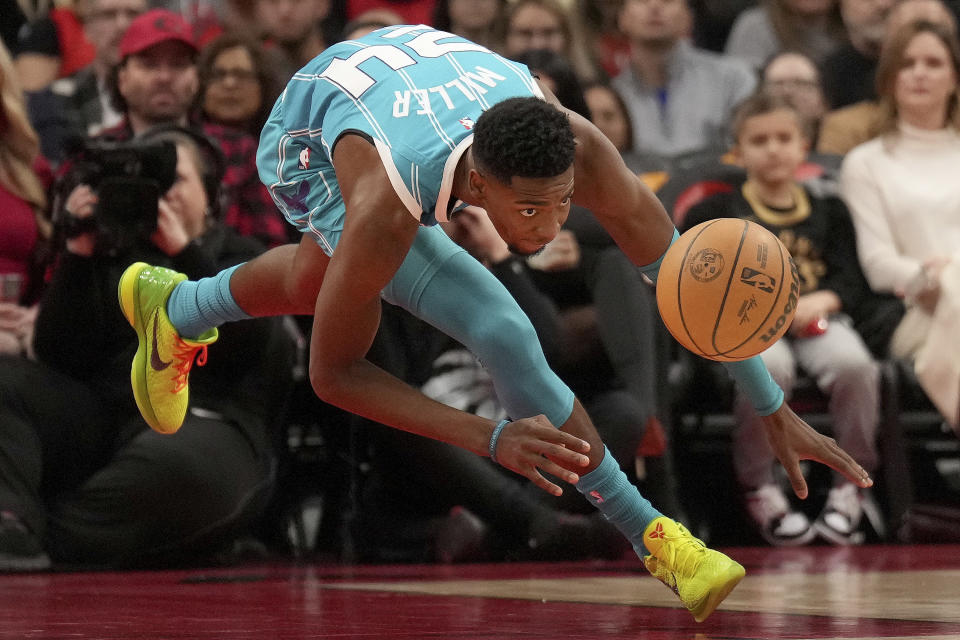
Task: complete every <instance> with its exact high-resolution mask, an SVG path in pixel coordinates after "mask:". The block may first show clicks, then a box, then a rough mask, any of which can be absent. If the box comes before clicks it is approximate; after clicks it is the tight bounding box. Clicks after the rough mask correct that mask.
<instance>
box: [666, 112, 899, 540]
mask: <svg viewBox="0 0 960 640" xmlns="http://www.w3.org/2000/svg"><path fill="white" fill-rule="evenodd" d="M733 126H734V132H735V136H736V144H735V145H734V154H735V156H736V158H737V159H738V161H739V162H740V163H741V164H742V165H743V167H744V168H745V169H746V173H747V180H746V182H745V183H744V184H743V187H742V188H741V189H738V190H735V191H732V192H730V193H725V194H720V195H716V196H713V197H711V198H708V199H707V200H704V201H703V202H701V203H700V204H698V205H695V206H694V207H692V208H691V209H690V210H689V211H688V212H687V215H686V218H685V219H684V224H683V227H684V229H689V228H690V227H692V226H694V225H696V224H699V223H701V222H705V221H707V220H712V219H714V218H719V217H734V218H744V219H746V220H751V221H752V222H756V223H758V224H760V225H762V226H764V227H765V228H767V229H769V230H770V231H771V232H773V233H774V234H775V235H776V236H777V237H778V238H780V240H781V242H783V243H784V245H785V246H786V247H787V249H788V250H789V251H790V253H791V255H792V256H793V259H794V261H795V263H796V267H797V272H798V274H799V277H800V297H799V299H798V301H797V311H796V315H795V316H794V319H793V324H792V325H791V327H790V329H789V330H788V333H787V335H786V336H785V337H784V338H782V339H781V340H779V341H777V342H776V343H774V344H773V345H771V346H770V347H769V348H768V349H767V350H766V351H764V352H763V353H762V354H761V357H762V358H763V361H764V363H765V364H766V365H767V368H768V369H769V370H770V374H771V375H772V376H773V378H774V380H776V381H777V383H778V384H779V385H780V386H781V387H782V388H783V390H784V393H786V395H787V396H788V397H789V396H790V394H791V392H792V390H793V387H794V383H795V380H796V376H797V367H801V368H802V369H803V370H805V371H806V372H807V373H808V374H810V375H811V376H813V377H814V378H815V379H816V381H817V384H818V386H819V387H820V389H822V390H823V391H824V392H826V393H827V394H829V395H830V414H831V417H832V418H833V421H832V422H833V429H834V432H835V434H836V439H837V441H838V443H839V444H840V446H841V447H843V448H844V449H845V450H847V451H850V452H851V455H853V456H855V457H856V459H857V460H859V461H860V463H861V464H862V465H864V468H866V469H868V470H870V471H873V470H874V469H875V468H876V466H877V446H876V433H877V425H878V421H879V410H880V368H879V365H878V364H877V362H876V361H875V360H874V359H873V357H872V356H871V355H870V352H869V350H868V349H867V347H866V345H865V344H864V343H863V340H862V339H861V338H860V336H859V335H858V334H857V332H856V331H855V330H854V328H853V322H852V319H851V318H850V315H851V314H852V315H857V313H858V311H859V308H860V306H861V303H862V301H863V300H864V299H865V298H867V297H869V295H870V290H869V287H868V286H867V283H866V280H865V279H864V277H863V273H862V272H861V270H860V266H859V264H858V263H857V258H856V255H857V252H856V240H855V237H854V231H853V224H852V223H851V221H850V216H849V213H848V211H847V209H846V207H845V206H844V204H843V202H842V201H841V200H840V199H839V198H835V197H826V198H824V197H817V196H816V195H814V194H813V193H812V192H811V191H809V190H807V189H805V188H804V187H803V186H801V185H800V184H799V183H798V182H797V181H796V179H795V178H794V175H795V172H796V170H797V167H799V166H800V164H801V163H802V162H803V161H804V159H805V157H806V152H807V150H808V148H809V142H808V140H809V133H808V131H809V129H808V127H807V125H806V123H805V121H804V119H803V117H802V116H801V115H800V113H799V111H798V110H797V109H796V108H795V107H793V106H792V105H791V103H790V102H788V101H787V100H785V99H784V98H781V97H777V96H771V95H769V94H764V93H759V94H757V95H755V96H753V97H751V98H749V99H747V100H746V101H745V102H744V103H743V105H742V106H741V107H739V108H738V110H737V112H736V115H735V116H734V125H733ZM735 414H736V417H737V429H736V431H735V433H734V438H733V463H734V470H735V472H736V475H737V480H738V482H739V484H740V486H741V487H742V488H743V491H744V495H745V501H746V506H747V511H748V512H749V514H750V516H751V517H752V519H753V521H754V524H755V525H756V527H757V529H758V530H759V532H760V533H761V535H762V536H763V537H764V539H766V540H767V541H768V542H770V543H771V544H774V545H798V544H806V543H808V542H810V541H811V540H813V539H814V537H815V536H816V535H817V534H818V533H819V534H820V535H821V536H822V537H823V538H824V539H825V540H827V541H828V542H832V543H835V544H850V543H859V542H862V541H863V539H864V532H863V531H862V523H861V519H862V516H863V513H864V509H869V510H870V513H871V514H875V513H876V509H875V508H874V507H873V503H872V501H871V499H870V498H869V496H868V495H867V494H866V493H865V492H864V491H861V490H860V489H858V488H857V487H856V486H855V485H853V484H851V483H850V482H849V481H848V480H846V479H845V478H843V477H842V476H840V475H839V474H834V482H833V488H832V489H830V492H829V494H828V497H827V502H826V505H825V506H824V508H823V511H822V512H821V514H820V516H819V518H817V520H816V522H815V523H814V524H813V525H811V523H810V521H809V520H808V519H807V517H806V515H804V514H803V513H802V512H801V511H799V510H797V509H795V508H794V507H792V506H791V504H790V502H789V500H788V499H787V496H786V495H785V494H784V492H783V490H782V489H781V487H780V486H779V485H778V484H777V482H776V481H775V479H774V475H773V463H774V454H773V452H772V451H771V449H770V447H769V446H768V445H767V443H766V441H765V440H764V438H763V437H762V435H761V432H762V426H761V425H760V423H759V421H758V420H757V418H756V414H755V413H754V412H753V411H752V410H751V407H750V404H749V402H748V401H747V400H746V398H744V397H743V395H742V394H738V395H737V400H736V404H735Z"/></svg>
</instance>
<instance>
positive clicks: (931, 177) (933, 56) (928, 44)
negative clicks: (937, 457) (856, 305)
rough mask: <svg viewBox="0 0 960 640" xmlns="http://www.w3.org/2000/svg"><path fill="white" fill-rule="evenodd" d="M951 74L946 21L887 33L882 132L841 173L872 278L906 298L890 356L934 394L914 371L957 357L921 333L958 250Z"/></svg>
mask: <svg viewBox="0 0 960 640" xmlns="http://www.w3.org/2000/svg"><path fill="white" fill-rule="evenodd" d="M958 74H960V45H958V42H957V35H956V33H955V32H954V31H953V30H951V29H950V28H949V27H947V26H945V25H943V24H938V23H933V22H927V21H919V22H913V23H909V24H907V25H905V26H903V27H901V28H900V29H898V30H897V31H896V32H894V33H892V34H891V36H890V39H889V40H888V41H887V43H886V44H885V45H884V49H883V53H882V54H881V56H880V65H879V67H878V72H877V87H878V92H879V94H880V115H879V120H878V123H879V124H878V128H879V131H880V134H879V135H878V136H877V137H876V138H873V139H872V140H870V141H869V142H866V143H864V144H862V145H860V146H858V147H856V148H855V149H853V150H852V151H850V152H849V153H848V154H847V155H846V157H845V158H844V162H843V167H842V173H841V188H842V193H843V197H844V199H845V200H846V201H847V203H848V204H849V206H850V210H851V211H852V213H853V220H854V223H855V225H856V229H857V244H858V249H859V256H860V262H861V264H862V266H863V271H864V273H865V274H866V276H867V280H868V281H869V283H870V286H871V287H872V288H873V290H874V291H877V292H880V293H894V294H897V295H900V296H903V297H905V299H906V302H907V306H908V309H907V312H906V314H905V316H904V317H903V319H902V320H901V321H900V322H899V324H898V325H897V327H896V330H895V332H894V334H893V337H892V339H891V342H890V346H889V349H890V355H892V356H893V357H895V358H903V359H907V360H913V359H915V358H916V359H917V360H918V377H919V378H920V383H921V385H923V387H924V389H925V390H926V391H927V392H928V394H931V399H933V400H934V402H938V398H937V394H935V393H933V392H934V391H935V389H936V385H934V384H931V382H938V381H931V380H929V379H925V376H923V375H920V367H919V364H920V359H921V357H923V358H926V359H929V358H931V357H936V356H937V355H938V352H939V355H946V356H947V357H953V358H956V357H957V356H956V353H955V351H953V350H952V347H953V346H954V345H956V344H957V341H956V340H953V339H951V340H949V341H948V343H947V344H931V343H929V342H928V341H927V336H928V335H930V333H931V328H932V327H933V326H934V324H933V322H934V317H935V311H936V309H937V307H938V305H939V304H950V303H949V302H948V303H944V302H943V301H941V300H940V299H939V298H940V291H941V287H942V282H941V274H942V273H943V272H944V270H945V269H946V268H947V266H948V265H949V264H950V263H951V262H952V261H954V260H956V259H957V257H956V256H957V254H958V252H960V218H958V217H957V211H960V184H958V182H957V180H956V175H955V172H954V171H953V167H956V166H957V163H958V162H960V133H958V127H960V106H958V103H957V90H958ZM954 362H956V360H954ZM954 375H956V374H954ZM955 382H957V381H955ZM957 389H960V383H957V384H954V387H953V393H954V394H955V393H956V390H957ZM938 406H943V405H942V404H938ZM946 417H947V418H948V419H950V420H951V421H953V420H955V419H956V418H955V416H953V415H950V414H947V415H946Z"/></svg>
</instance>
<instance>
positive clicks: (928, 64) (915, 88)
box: [896, 32, 957, 119]
mask: <svg viewBox="0 0 960 640" xmlns="http://www.w3.org/2000/svg"><path fill="white" fill-rule="evenodd" d="M956 90H957V73H956V70H955V69H954V68H953V62H952V61H951V59H950V52H949V51H948V50H947V47H946V45H944V43H943V42H941V40H940V39H939V38H938V37H937V36H935V35H933V34H932V33H929V32H921V33H918V34H917V35H915V36H914V37H913V39H912V40H911V41H910V44H909V45H907V48H906V50H905V51H904V52H903V63H902V65H901V67H900V71H899V72H898V73H897V82H896V101H897V110H898V111H899V112H900V113H901V114H904V115H906V114H909V113H913V114H915V115H917V116H918V117H920V118H921V119H925V118H923V115H924V114H932V113H940V114H943V117H944V118H945V117H946V111H947V103H948V102H949V99H950V96H952V95H953V94H954V93H955V92H956Z"/></svg>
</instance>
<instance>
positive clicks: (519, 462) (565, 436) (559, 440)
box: [496, 414, 590, 496]
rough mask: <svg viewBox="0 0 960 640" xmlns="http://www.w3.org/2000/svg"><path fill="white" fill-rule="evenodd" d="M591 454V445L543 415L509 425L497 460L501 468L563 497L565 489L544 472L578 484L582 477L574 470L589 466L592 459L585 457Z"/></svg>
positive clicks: (498, 450)
mask: <svg viewBox="0 0 960 640" xmlns="http://www.w3.org/2000/svg"><path fill="white" fill-rule="evenodd" d="M589 452H590V444H589V443H587V442H586V441H585V440H581V439H580V438H578V437H576V436H574V435H571V434H569V433H566V432H564V431H560V429H558V428H556V427H555V426H553V425H552V424H551V423H550V421H549V420H547V418H546V416H544V415H542V414H541V415H538V416H533V417H532V418H523V419H521V420H516V421H514V422H510V423H509V424H507V425H506V426H505V427H504V428H503V431H502V432H501V433H500V438H499V439H498V440H497V451H496V458H497V463H499V464H500V465H501V466H503V467H506V468H507V469H510V470H511V471H514V472H515V473H519V474H520V475H522V476H525V477H527V478H529V479H530V480H531V481H532V482H533V483H534V484H535V485H537V486H538V487H540V488H541V489H543V490H544V491H546V492H548V493H552V494H553V495H555V496H559V495H561V494H562V493H563V489H561V488H560V487H559V486H557V485H556V484H554V483H553V482H551V481H550V480H548V479H547V478H545V477H544V476H543V474H542V473H541V471H545V472H546V473H549V474H550V475H553V476H556V477H558V478H560V479H561V480H564V481H565V482H569V483H570V484H576V483H577V482H579V480H580V476H579V475H578V474H577V473H576V472H574V471H572V469H578V468H582V467H586V466H587V465H589V464H590V458H588V457H587V456H586V455H585V454H587V453H589Z"/></svg>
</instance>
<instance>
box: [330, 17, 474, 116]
mask: <svg viewBox="0 0 960 640" xmlns="http://www.w3.org/2000/svg"><path fill="white" fill-rule="evenodd" d="M423 28H424V27H422V26H410V27H404V28H401V29H396V30H394V31H391V32H390V33H389V34H388V35H386V36H384V37H386V38H398V37H400V36H404V35H407V34H408V33H412V32H416V31H420V30H422V29H423ZM452 37H454V36H453V34H450V33H446V32H444V31H434V30H432V29H431V30H430V31H427V32H425V33H421V34H420V35H418V36H416V37H415V38H413V39H412V40H410V41H409V42H404V43H398V44H397V45H393V44H375V45H372V46H369V47H365V48H363V49H358V50H357V51H356V52H354V53H352V54H351V55H350V56H349V57H347V58H334V59H333V61H332V62H331V63H330V64H329V65H327V68H326V69H324V70H323V71H322V72H321V73H320V77H321V78H327V79H328V80H331V81H333V82H335V83H336V84H338V85H339V86H340V87H342V88H343V89H344V90H345V91H346V92H347V93H349V94H350V95H351V96H353V97H354V98H359V97H360V96H362V95H363V93H364V92H365V91H366V90H367V89H369V88H370V87H372V86H373V85H374V84H375V83H376V80H374V79H373V78H371V77H370V76H369V75H367V74H366V73H364V72H363V71H362V70H361V69H360V68H359V65H360V63H362V62H365V61H367V60H369V59H370V58H376V59H377V60H379V61H380V62H382V63H384V64H385V65H387V66H388V67H390V68H391V69H393V70H394V71H399V70H400V69H403V68H404V67H409V66H410V65H412V64H416V63H417V61H416V60H414V59H413V58H412V57H411V56H410V54H408V53H407V52H406V51H404V50H403V49H401V48H400V46H399V45H400V44H402V46H404V47H407V48H408V49H410V50H411V51H413V52H414V53H415V54H417V55H418V56H420V57H421V58H440V57H442V56H445V55H447V54H448V53H454V52H457V51H486V49H485V48H483V47H481V46H480V45H478V44H474V43H472V42H465V41H460V42H437V41H438V40H441V39H443V38H452Z"/></svg>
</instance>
